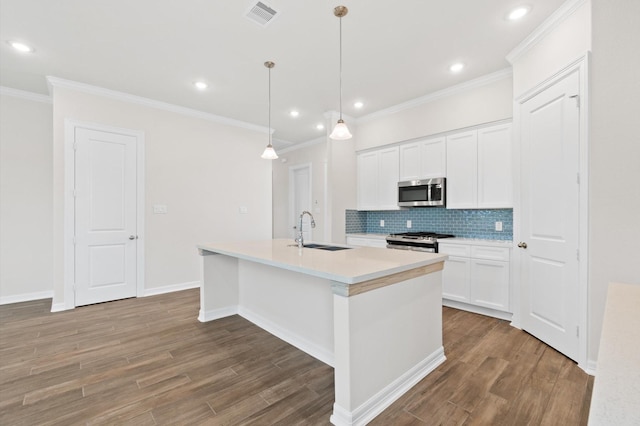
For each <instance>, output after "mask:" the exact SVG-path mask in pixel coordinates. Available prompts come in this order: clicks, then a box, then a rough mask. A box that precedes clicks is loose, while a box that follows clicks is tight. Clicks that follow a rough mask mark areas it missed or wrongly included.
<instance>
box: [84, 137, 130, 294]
mask: <svg viewBox="0 0 640 426" xmlns="http://www.w3.org/2000/svg"><path fill="white" fill-rule="evenodd" d="M136 143H137V140H136V138H135V137H134V136H128V135H122V134H116V133H110V132H103V131H97V130H90V129H84V128H76V132H75V145H74V146H75V288H76V295H75V296H76V298H75V301H76V302H75V304H76V306H81V305H87V304H91V303H98V302H105V301H109V300H117V299H123V298H127V297H134V296H136V276H137V274H136V273H137V264H136V249H137V245H138V239H137V232H136V168H137V166H136V160H137V159H136V148H137V147H136Z"/></svg>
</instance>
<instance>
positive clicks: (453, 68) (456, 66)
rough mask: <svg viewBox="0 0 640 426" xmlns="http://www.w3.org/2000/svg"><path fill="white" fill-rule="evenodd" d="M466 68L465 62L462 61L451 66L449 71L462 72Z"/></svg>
mask: <svg viewBox="0 0 640 426" xmlns="http://www.w3.org/2000/svg"><path fill="white" fill-rule="evenodd" d="M463 68H464V64H463V63H462V62H458V63H455V64H453V65H451V66H450V67H449V71H451V72H460V71H462V69H463Z"/></svg>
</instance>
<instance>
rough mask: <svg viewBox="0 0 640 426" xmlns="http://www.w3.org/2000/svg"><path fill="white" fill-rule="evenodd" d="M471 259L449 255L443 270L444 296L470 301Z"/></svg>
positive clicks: (450, 298) (460, 300)
mask: <svg viewBox="0 0 640 426" xmlns="http://www.w3.org/2000/svg"><path fill="white" fill-rule="evenodd" d="M470 270H471V269H470V259H469V258H466V257H455V256H449V259H447V260H446V261H445V262H444V269H443V270H442V297H443V298H445V299H449V300H457V301H459V302H469V277H470Z"/></svg>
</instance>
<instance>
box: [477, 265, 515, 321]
mask: <svg viewBox="0 0 640 426" xmlns="http://www.w3.org/2000/svg"><path fill="white" fill-rule="evenodd" d="M470 287H471V288H470V290H471V291H470V296H471V303H474V304H476V305H478V306H484V307H486V308H491V309H496V310H499V311H506V312H510V309H509V263H507V262H497V261H494V260H477V259H471V285H470Z"/></svg>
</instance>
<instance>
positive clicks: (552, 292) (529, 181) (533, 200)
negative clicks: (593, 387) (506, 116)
mask: <svg viewBox="0 0 640 426" xmlns="http://www.w3.org/2000/svg"><path fill="white" fill-rule="evenodd" d="M583 85H584V79H583V75H582V68H581V67H580V65H578V66H574V67H573V68H572V69H571V68H570V69H568V70H567V71H566V72H564V73H561V74H559V75H558V76H557V77H556V78H555V79H553V80H552V81H550V82H549V83H548V84H547V85H546V86H545V87H542V88H540V89H539V90H537V91H536V92H535V93H533V94H532V95H531V96H529V97H527V98H525V99H523V100H522V101H521V102H520V103H519V105H518V108H519V110H518V112H519V114H518V115H517V117H518V120H519V146H518V149H517V152H518V154H517V158H516V164H517V165H518V167H519V171H520V174H519V184H518V186H517V187H518V188H519V191H518V192H519V194H518V197H519V203H517V206H519V208H518V209H517V210H518V215H517V216H518V222H519V225H520V226H519V228H520V231H519V235H518V236H517V241H515V242H516V243H517V248H515V250H516V259H518V258H519V259H520V262H519V265H520V273H519V277H518V278H519V282H520V287H519V292H520V294H519V296H520V297H519V300H518V302H519V304H520V306H519V308H520V309H519V312H520V315H519V318H520V323H521V324H520V325H521V327H522V329H523V330H525V331H527V332H529V333H530V334H532V335H534V336H535V337H537V338H539V339H540V340H542V341H543V342H545V343H547V344H548V345H549V346H551V347H553V348H554V349H556V350H558V351H559V352H561V353H563V354H564V355H566V356H567V357H569V358H571V359H573V360H575V361H579V362H581V363H583V362H584V361H585V359H584V356H585V354H586V344H585V342H586V339H585V337H584V336H586V296H585V294H586V273H583V271H584V270H585V269H586V264H585V263H586V262H585V260H584V259H586V244H587V243H586V238H585V236H586V231H585V229H586V211H587V208H586V206H587V204H586V190H585V188H584V185H586V182H585V181H584V179H583V178H581V177H582V176H583V175H586V172H585V169H586V161H585V158H586V154H585V152H584V151H585V150H586V146H585V145H586V139H585V138H584V130H583V129H584V128H585V122H586V115H585V113H584V111H583V109H582V107H583V105H581V101H582V98H583V94H584V92H585V90H584V86H583ZM581 252H583V254H582V255H581Z"/></svg>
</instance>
